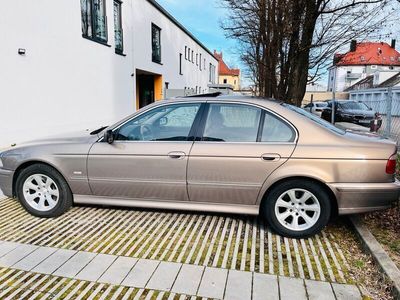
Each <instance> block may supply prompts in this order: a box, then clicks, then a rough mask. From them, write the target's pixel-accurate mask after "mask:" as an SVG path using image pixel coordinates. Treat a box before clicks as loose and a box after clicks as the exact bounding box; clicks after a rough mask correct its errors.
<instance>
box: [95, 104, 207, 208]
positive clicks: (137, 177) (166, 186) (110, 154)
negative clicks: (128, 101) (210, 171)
mask: <svg viewBox="0 0 400 300" xmlns="http://www.w3.org/2000/svg"><path fill="white" fill-rule="evenodd" d="M200 105H201V104H200V103H187V104H186V103H183V104H169V105H162V106H159V107H156V108H153V109H151V110H150V111H148V112H145V113H143V114H141V115H139V116H137V117H135V118H133V119H131V120H130V121H128V122H126V123H125V124H123V125H122V126H120V127H119V128H115V129H114V130H113V132H114V136H115V141H114V143H113V144H108V143H106V142H98V143H96V144H95V145H94V146H93V147H92V149H91V150H90V153H89V158H88V176H89V183H90V187H91V189H92V192H93V194H94V195H97V196H109V197H120V198H132V199H159V200H174V201H185V200H188V197H187V189H186V168H187V162H188V155H189V152H190V149H191V147H192V144H193V142H192V141H189V138H188V136H189V133H190V131H191V127H192V125H193V122H194V119H195V117H196V115H197V113H198V111H199V108H200Z"/></svg>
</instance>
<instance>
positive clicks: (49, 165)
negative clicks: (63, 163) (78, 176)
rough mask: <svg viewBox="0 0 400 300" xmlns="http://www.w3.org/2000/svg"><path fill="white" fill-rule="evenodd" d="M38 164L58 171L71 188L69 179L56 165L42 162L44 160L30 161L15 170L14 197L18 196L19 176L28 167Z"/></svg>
mask: <svg viewBox="0 0 400 300" xmlns="http://www.w3.org/2000/svg"><path fill="white" fill-rule="evenodd" d="M36 164H38V165H46V166H48V167H50V168H53V169H54V170H56V171H57V172H58V173H59V174H60V175H61V176H62V178H63V179H64V180H65V182H67V185H68V187H69V184H68V181H67V179H66V178H65V176H64V174H63V173H62V172H61V171H60V170H59V169H58V168H56V167H55V166H54V165H52V164H51V163H49V162H46V161H42V160H28V161H25V162H23V163H22V164H20V165H19V166H18V167H17V169H16V170H15V172H14V175H13V179H12V194H13V196H14V197H15V196H16V195H17V191H16V185H17V179H18V176H19V174H20V173H21V172H22V171H23V170H24V169H26V168H27V167H30V166H32V165H36ZM69 188H70V187H69ZM70 189H71V188H70Z"/></svg>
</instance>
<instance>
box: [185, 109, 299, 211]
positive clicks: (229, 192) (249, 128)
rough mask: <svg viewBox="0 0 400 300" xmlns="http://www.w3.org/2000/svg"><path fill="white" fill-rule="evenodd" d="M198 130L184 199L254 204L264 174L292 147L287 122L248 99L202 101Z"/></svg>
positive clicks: (278, 163)
mask: <svg viewBox="0 0 400 300" xmlns="http://www.w3.org/2000/svg"><path fill="white" fill-rule="evenodd" d="M207 110H208V112H207ZM203 131H204V133H203V135H202V137H201V140H200V141H196V142H195V143H194V145H193V147H192V151H191V153H190V157H189V163H188V179H187V180H188V192H189V199H190V201H196V202H213V203H228V204H244V205H254V204H255V203H256V200H257V196H258V193H259V191H260V189H261V187H262V185H263V183H264V181H265V180H266V178H267V177H268V176H269V175H270V174H271V173H272V172H273V171H274V170H275V169H277V168H278V167H279V166H280V165H282V164H283V163H284V162H285V161H286V160H287V159H288V158H289V157H290V156H291V154H292V153H293V151H294V148H295V139H296V132H295V130H294V129H293V128H292V127H291V126H290V125H289V124H288V123H286V122H285V121H284V120H282V119H281V118H279V117H278V116H276V115H274V114H272V113H269V112H266V111H264V110H262V109H260V108H258V107H255V106H250V105H244V104H229V103H226V104H225V103H210V104H208V105H207V107H206V120H205V124H204V130H203Z"/></svg>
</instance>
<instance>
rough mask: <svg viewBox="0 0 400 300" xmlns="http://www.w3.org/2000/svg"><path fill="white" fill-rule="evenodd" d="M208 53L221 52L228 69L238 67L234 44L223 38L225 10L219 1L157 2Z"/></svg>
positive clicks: (176, 0)
mask: <svg viewBox="0 0 400 300" xmlns="http://www.w3.org/2000/svg"><path fill="white" fill-rule="evenodd" d="M157 2H158V3H160V4H161V5H162V6H163V7H164V8H165V9H166V10H167V11H168V12H169V13H171V15H173V16H174V17H175V19H177V20H178V21H179V22H180V23H181V24H182V25H183V26H185V27H186V28H187V29H188V30H189V31H190V32H191V33H192V34H193V35H194V36H195V37H197V38H198V39H199V40H200V41H201V42H202V43H203V44H204V45H205V46H206V47H207V48H208V49H209V50H210V51H214V50H217V51H218V52H220V51H222V52H223V54H224V60H225V62H226V63H227V64H229V66H230V67H240V65H241V63H240V57H239V55H238V53H237V49H236V42H235V41H234V40H232V39H227V38H225V35H224V31H223V30H222V29H221V27H220V21H221V20H223V19H224V18H225V17H226V10H225V9H224V8H222V7H221V5H220V2H219V0H157Z"/></svg>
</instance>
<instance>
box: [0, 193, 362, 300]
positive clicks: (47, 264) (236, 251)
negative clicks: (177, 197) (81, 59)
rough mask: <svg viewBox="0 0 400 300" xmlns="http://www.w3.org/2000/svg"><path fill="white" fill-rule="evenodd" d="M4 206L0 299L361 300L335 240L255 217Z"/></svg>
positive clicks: (5, 201) (1, 212)
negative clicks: (285, 234) (286, 232)
mask: <svg viewBox="0 0 400 300" xmlns="http://www.w3.org/2000/svg"><path fill="white" fill-rule="evenodd" d="M0 198H1V197H0ZM0 205H1V206H0V207H1V208H0V299H47V298H49V299H52V298H60V299H78V298H79V299H186V298H196V297H197V298H202V297H204V298H215V299H222V298H225V299H241V300H244V299H295V298H297V299H296V300H301V299H360V298H361V296H360V292H359V290H358V288H357V287H356V286H354V285H348V284H345V283H346V282H347V278H346V271H347V270H348V269H349V268H350V267H349V265H348V263H347V261H346V258H345V256H344V255H343V252H342V251H341V249H340V247H339V246H338V244H337V243H336V237H335V236H333V235H332V234H329V233H327V232H322V233H321V234H320V235H317V236H315V237H313V238H310V239H305V240H294V239H286V238H282V237H280V236H278V235H275V234H272V233H271V232H270V231H269V229H268V227H266V226H265V224H263V223H262V222H260V221H259V220H258V219H257V218H254V217H241V216H231V215H211V214H209V215H202V214H194V213H184V212H165V211H163V212H161V211H154V210H152V211H150V210H142V209H136V210H132V209H114V208H101V207H74V208H72V209H71V210H70V211H69V212H68V213H66V214H64V215H63V216H61V217H59V218H56V219H40V218H35V217H33V216H31V215H30V214H28V213H27V212H25V210H23V208H22V207H21V206H20V204H19V203H18V201H17V200H15V199H6V198H3V199H2V200H0ZM78 296H79V297H78ZM322 296H323V297H325V298H321V297H322Z"/></svg>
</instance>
